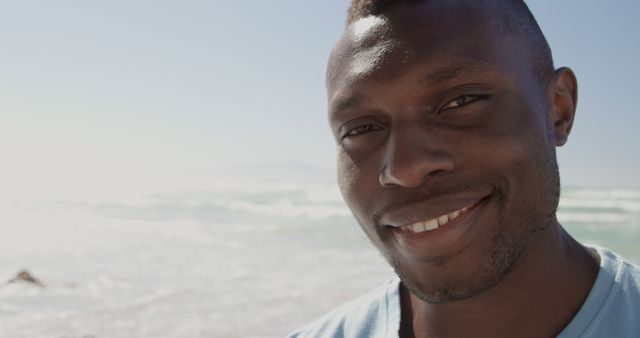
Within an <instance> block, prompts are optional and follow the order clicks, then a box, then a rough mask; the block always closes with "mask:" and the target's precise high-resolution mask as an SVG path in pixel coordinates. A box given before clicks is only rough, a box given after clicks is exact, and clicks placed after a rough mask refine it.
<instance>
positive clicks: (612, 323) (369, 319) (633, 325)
mask: <svg viewBox="0 0 640 338" xmlns="http://www.w3.org/2000/svg"><path fill="white" fill-rule="evenodd" d="M594 249H595V250H597V252H598V254H599V255H600V270H599V272H598V276H597V277H596V281H595V283H594V284H593V287H592V288H591V291H590V292H589V295H588V296H587V300H586V301H585V302H584V304H583V305H582V307H581V308H580V310H579V311H578V313H577V314H576V316H575V317H574V318H573V320H572V321H571V322H570V323H569V325H567V327H565V329H564V330H563V331H562V332H561V333H560V335H559V336H558V337H559V338H575V337H581V338H585V337H607V338H618V337H640V268H639V267H637V266H635V265H633V264H631V263H629V262H628V261H626V260H624V259H623V258H622V257H620V256H619V255H617V254H616V253H614V252H612V251H609V250H607V249H605V248H600V247H594ZM399 290H400V279H399V278H394V279H393V280H391V281H390V282H388V283H386V284H385V285H383V286H381V287H379V288H378V289H376V290H374V291H373V292H370V293H369V294H367V295H365V296H363V297H360V298H358V299H356V300H354V301H351V302H349V303H347V304H345V305H343V306H341V307H339V308H337V309H335V310H333V311H331V312H330V313H328V314H327V315H325V316H324V317H322V318H320V319H318V320H316V321H315V322H313V323H311V324H309V325H307V326H304V327H302V328H301V329H299V330H298V331H296V332H294V333H292V334H291V335H290V336H289V338H311V337H313V338H398V330H399V328H400V291H399Z"/></svg>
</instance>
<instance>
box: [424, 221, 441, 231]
mask: <svg viewBox="0 0 640 338" xmlns="http://www.w3.org/2000/svg"><path fill="white" fill-rule="evenodd" d="M424 227H425V229H427V230H434V229H437V228H438V220H436V219H432V220H430V221H428V222H425V223H424Z"/></svg>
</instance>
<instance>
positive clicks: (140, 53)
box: [0, 0, 640, 196]
mask: <svg viewBox="0 0 640 338" xmlns="http://www.w3.org/2000/svg"><path fill="white" fill-rule="evenodd" d="M529 2H530V3H531V8H532V11H533V13H534V15H536V17H537V19H538V21H539V23H540V25H541V26H542V29H543V31H544V32H545V34H546V35H547V38H548V40H549V42H550V44H551V47H552V50H553V53H554V58H555V62H556V66H570V67H572V68H573V69H574V70H575V72H576V73H577V76H578V80H579V89H580V93H579V104H578V112H577V116H576V123H575V125H574V129H573V133H572V135H571V138H570V140H569V143H568V145H567V146H565V147H564V148H563V149H562V150H561V151H560V152H559V162H560V168H561V176H562V179H563V184H565V185H570V186H589V187H591V186H596V187H609V186H613V187H640V180H638V174H637V173H638V172H640V158H639V156H638V150H637V148H638V145H640V136H639V134H640V133H638V132H637V128H638V126H640V113H639V112H640V109H639V108H638V104H637V102H636V100H635V99H636V96H638V95H639V94H640V90H639V89H640V84H639V83H640V67H639V66H638V60H640V43H639V42H638V41H640V40H639V38H638V36H639V35H640V20H638V19H637V15H638V13H640V2H638V1H637V0H618V1H615V0H614V1H607V2H605V1H595V0H588V1H585V0H580V1H578V0H572V1H562V0H560V1H535V2H534V1H529ZM347 7H348V1H347V0H330V1H293V0H271V1H257V0H255V1H196V0H186V1H151V0H146V1H134V0H132V1H121V0H120V1H114V0H110V1H48V0H40V1H35V0H26V1H11V2H9V1H2V2H1V5H0V41H2V48H1V52H0V156H1V157H2V162H1V163H2V165H1V166H0V185H1V186H2V187H3V188H2V189H3V193H4V194H20V193H22V194H33V193H37V194H41V195H42V196H46V195H47V194H53V193H54V192H53V191H54V190H55V189H57V188H60V187H69V186H72V187H73V186H77V187H80V186H81V187H93V189H101V187H105V186H118V185H126V182H135V181H138V180H140V179H149V180H151V181H152V182H153V180H154V179H155V180H165V179H166V180H170V179H172V178H171V177H177V176H180V175H182V176H184V175H187V176H189V175H192V176H216V177H223V176H224V175H233V174H237V173H239V172H244V173H245V174H249V175H251V174H252V173H255V174H256V175H260V174H264V173H265V172H269V171H279V172H292V173H295V172H301V173H302V172H303V173H306V174H313V175H319V176H323V178H327V177H328V178H329V179H331V176H332V175H333V167H334V157H335V155H334V151H335V150H334V145H333V140H332V138H331V134H330V131H329V128H328V126H327V122H326V117H325V110H326V102H325V92H324V67H325V62H326V59H327V55H328V53H329V51H330V49H331V47H332V45H333V43H334V42H335V41H336V39H337V38H338V36H339V35H340V32H341V30H342V29H343V25H344V20H345V14H346V9H347ZM316 167H317V168H320V169H318V170H315V169H314V168H316ZM56 187H57V188H56Z"/></svg>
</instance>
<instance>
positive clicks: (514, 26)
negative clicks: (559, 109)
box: [347, 0, 554, 82]
mask: <svg viewBox="0 0 640 338" xmlns="http://www.w3.org/2000/svg"><path fill="white" fill-rule="evenodd" d="M425 1H429V0H351V6H350V7H349V12H348V15H347V25H349V24H351V23H353V22H355V21H357V20H358V19H361V18H364V17H367V16H370V15H382V14H383V13H384V12H386V11H387V10H389V9H390V8H392V7H393V6H396V5H399V4H416V3H420V2H425ZM494 1H496V2H499V3H500V4H501V5H503V6H504V9H505V10H504V15H503V19H504V23H505V24H506V25H507V27H509V29H510V30H511V31H513V32H517V33H519V34H520V36H521V37H523V38H524V39H526V40H528V43H529V45H530V48H531V49H530V50H531V58H532V60H531V61H532V63H533V66H534V71H535V72H536V75H537V76H538V78H539V79H540V80H541V81H542V82H545V81H546V80H547V79H549V78H550V76H551V75H552V74H553V71H554V65H553V57H552V54H551V48H550V47H549V43H548V42H547V39H546V38H545V36H544V34H543V33H542V30H541V29H540V26H539V25H538V22H537V21H536V19H535V18H534V17H533V14H532V13H531V11H530V10H529V7H528V6H527V4H526V3H525V2H524V1H523V0H494Z"/></svg>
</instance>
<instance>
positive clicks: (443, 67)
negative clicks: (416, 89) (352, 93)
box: [327, 1, 526, 100]
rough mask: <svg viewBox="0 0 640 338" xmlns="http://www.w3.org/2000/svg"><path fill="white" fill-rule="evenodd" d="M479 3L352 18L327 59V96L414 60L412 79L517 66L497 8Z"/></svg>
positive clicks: (387, 75) (396, 71)
mask: <svg viewBox="0 0 640 338" xmlns="http://www.w3.org/2000/svg"><path fill="white" fill-rule="evenodd" d="M481 2H484V1H479V2H472V3H468V4H465V3H464V2H462V3H460V2H455V4H453V3H454V2H451V1H437V2H423V3H419V4H414V5H398V6H396V7H394V8H393V9H391V10H390V11H388V12H386V13H385V14H384V15H381V16H369V17H366V18H362V19H360V20H357V21H355V22H354V23H352V24H351V25H349V26H348V27H347V29H346V30H345V32H344V34H343V36H342V38H341V39H340V41H339V42H338V44H337V45H336V47H335V49H334V50H333V52H332V55H331V57H330V60H329V65H328V68H327V90H328V95H329V99H330V100H331V99H332V97H333V96H335V95H336V94H337V93H338V92H340V91H344V90H341V89H344V88H346V87H349V88H350V87H352V85H353V84H358V83H362V82H372V81H373V82H381V81H391V80H393V79H394V78H397V77H400V76H403V75H406V74H405V73H406V72H409V71H415V69H416V67H414V66H415V65H416V64H420V65H421V66H420V68H421V70H423V71H424V74H420V76H415V79H416V81H421V82H425V80H426V82H427V83H428V82H429V81H428V80H429V79H435V80H437V79H445V80H446V79H447V78H448V77H453V76H457V75H465V74H469V73H478V72H494V73H495V72H500V71H503V72H504V71H509V70H510V69H509V68H513V67H518V66H521V65H519V64H518V63H522V60H523V59H526V55H525V54H524V53H523V51H522V48H518V47H520V46H519V45H520V43H519V42H518V39H515V38H514V35H513V34H509V33H508V31H507V30H506V25H505V24H504V16H503V14H501V13H502V10H501V9H498V8H492V7H491V6H490V5H486V4H480V3H481ZM493 3H495V2H493ZM494 7H496V6H494ZM516 60H519V62H516ZM371 80H372V81H371Z"/></svg>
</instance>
